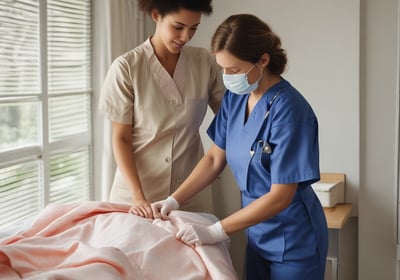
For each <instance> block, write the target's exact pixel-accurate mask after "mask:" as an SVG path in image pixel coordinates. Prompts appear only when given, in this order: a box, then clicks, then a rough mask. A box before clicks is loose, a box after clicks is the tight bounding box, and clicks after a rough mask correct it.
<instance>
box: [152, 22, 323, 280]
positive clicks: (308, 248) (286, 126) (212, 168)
mask: <svg viewBox="0 0 400 280" xmlns="http://www.w3.org/2000/svg"><path fill="white" fill-rule="evenodd" d="M211 47H212V51H213V53H214V54H215V57H216V60H217V63H218V64H219V65H220V66H221V67H222V68H223V70H224V73H223V80H224V84H225V86H226V88H227V89H228V90H227V92H226V94H225V96H224V99H223V103H222V105H221V108H220V110H219V112H218V114H217V115H216V117H215V118H214V120H213V122H212V124H211V126H210V127H209V129H208V131H207V133H208V135H209V136H210V137H211V139H212V140H213V142H214V143H213V144H212V146H211V148H210V150H209V151H208V152H207V154H206V155H205V156H204V157H203V158H202V159H201V161H200V162H199V163H198V165H197V166H196V168H195V169H194V170H193V172H192V173H191V175H190V176H189V177H188V178H187V180H185V181H184V182H183V183H182V185H181V186H180V187H179V188H178V190H176V191H175V192H174V193H173V194H172V195H171V196H169V197H168V198H167V199H165V200H162V201H158V202H155V203H153V204H152V209H153V214H154V216H155V217H161V218H164V219H166V218H167V215H168V213H169V212H170V211H172V210H175V209H178V208H179V205H181V204H182V203H183V202H185V201H187V200H188V199H190V198H191V197H193V196H194V195H195V194H196V193H197V192H199V191H200V190H202V189H203V188H206V187H207V186H208V184H209V183H211V182H212V181H213V180H215V179H216V178H217V176H218V175H219V174H220V172H222V170H223V169H224V167H225V166H226V163H228V165H229V167H230V168H231V170H232V173H233V174H234V176H235V179H236V181H237V183H238V186H239V188H240V191H241V196H242V206H243V207H242V209H240V210H239V211H237V212H235V213H233V214H232V215H230V216H228V217H226V218H224V219H222V220H221V221H218V222H217V223H215V224H213V225H211V226H200V225H195V224H186V225H185V226H184V227H183V229H181V230H180V231H179V232H178V233H177V238H178V239H180V240H182V241H183V242H184V243H186V244H188V245H206V244H214V243H217V242H221V241H224V240H226V239H228V238H229V237H228V235H229V234H232V233H234V232H237V231H239V230H242V229H246V233H247V239H248V245H247V253H246V275H247V279H248V280H254V279H263V280H265V279H272V280H293V279H296V280H302V279H304V280H314V279H315V280H323V279H324V270H325V261H326V256H327V247H328V229H327V224H326V220H325V215H324V212H323V208H322V206H321V204H320V202H319V200H318V198H317V197H316V195H315V193H314V192H313V190H312V188H311V184H312V183H314V182H316V181H318V180H319V179H320V170H319V146H318V121H317V118H316V116H315V114H314V112H313V110H312V108H311V106H310V105H309V103H308V102H307V100H306V99H305V98H304V97H303V96H302V95H301V94H300V93H299V92H298V91H297V90H296V89H295V88H294V87H293V86H292V85H291V84H290V83H289V82H288V81H286V80H285V79H284V78H283V77H282V76H281V74H282V73H283V72H284V70H285V67H286V64H287V57H286V52H285V50H284V49H282V47H281V41H280V39H279V37H278V36H277V35H276V34H275V33H274V32H273V31H272V30H271V29H270V27H269V26H268V25H267V24H266V23H265V22H263V21H261V20H260V19H259V18H257V17H255V16H253V15H248V14H240V15H233V16H230V17H229V18H227V19H226V20H225V21H224V22H223V23H222V24H221V25H220V26H219V27H218V28H217V30H216V32H215V34H214V36H213V38H212V43H211Z"/></svg>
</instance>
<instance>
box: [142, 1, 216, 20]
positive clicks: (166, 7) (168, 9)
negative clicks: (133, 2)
mask: <svg viewBox="0 0 400 280" xmlns="http://www.w3.org/2000/svg"><path fill="white" fill-rule="evenodd" d="M211 1H212V0H138V5H139V8H140V9H141V10H142V11H143V12H146V13H148V14H150V13H151V11H152V10H157V11H158V12H159V13H160V15H161V16H165V15H166V14H169V13H173V12H177V11H179V10H180V9H182V8H183V9H186V10H190V11H194V12H201V13H203V14H205V15H210V14H211V13H212V11H213V9H212V5H211Z"/></svg>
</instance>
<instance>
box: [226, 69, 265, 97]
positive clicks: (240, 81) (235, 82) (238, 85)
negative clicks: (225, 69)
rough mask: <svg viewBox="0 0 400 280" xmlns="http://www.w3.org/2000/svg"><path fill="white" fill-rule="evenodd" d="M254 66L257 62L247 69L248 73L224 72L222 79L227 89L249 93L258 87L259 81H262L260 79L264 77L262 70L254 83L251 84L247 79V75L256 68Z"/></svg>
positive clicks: (241, 93) (239, 92)
mask: <svg viewBox="0 0 400 280" xmlns="http://www.w3.org/2000/svg"><path fill="white" fill-rule="evenodd" d="M254 66H256V64H254V65H253V66H252V67H251V68H250V69H249V71H247V72H246V73H241V74H223V75H222V79H223V81H224V84H225V87H226V88H227V89H229V90H230V91H231V92H233V93H235V94H238V95H243V94H248V93H250V92H252V91H253V90H255V89H257V87H258V82H259V81H260V79H261V77H262V73H261V72H260V77H259V78H258V79H257V81H255V82H254V83H253V84H251V85H250V84H249V82H248V80H247V75H248V74H249V72H250V71H251V70H252V69H253V68H254ZM257 68H258V67H257Z"/></svg>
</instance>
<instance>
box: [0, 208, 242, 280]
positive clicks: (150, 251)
mask: <svg viewBox="0 0 400 280" xmlns="http://www.w3.org/2000/svg"><path fill="white" fill-rule="evenodd" d="M128 209H129V205H124V204H117V203H110V202H97V201H88V202H84V203H76V204H50V205H49V206H47V207H46V208H45V209H44V210H43V211H42V212H41V213H40V214H39V215H38V216H37V217H36V218H35V219H34V220H33V222H32V223H31V224H30V225H29V227H26V228H25V229H21V230H20V231H19V232H17V233H15V234H12V235H9V236H7V237H4V238H2V239H0V279H8V280H13V279H31V280H33V279H57V280H58V279H95V280H101V279H107V280H110V279H135V280H140V279H146V280H147V279H156V280H159V279H163V280H164V279H165V280H167V279H174V280H179V279H184V280H188V279H192V280H196V279H199V280H200V279H201V280H204V279H218V280H223V279H229V280H232V279H238V277H237V275H236V273H235V270H234V268H233V266H232V262H231V258H230V254H229V244H228V243H219V244H217V245H212V246H196V247H190V246H187V245H185V244H183V243H182V242H180V241H178V240H176V239H175V233H176V232H177V231H178V229H179V228H180V227H181V226H182V225H183V224H184V223H186V222H191V223H199V224H207V225H208V224H211V223H213V222H214V221H215V217H214V216H213V215H209V214H200V213H190V212H185V211H174V212H172V213H171V214H170V220H168V221H163V220H161V219H154V220H153V219H145V218H141V217H138V216H135V215H132V214H129V213H127V211H128Z"/></svg>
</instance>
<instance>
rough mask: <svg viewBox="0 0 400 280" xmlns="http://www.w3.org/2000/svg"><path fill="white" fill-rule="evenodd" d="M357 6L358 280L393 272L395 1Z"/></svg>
mask: <svg viewBox="0 0 400 280" xmlns="http://www.w3.org/2000/svg"><path fill="white" fill-rule="evenodd" d="M361 3H362V5H361V65H360V69H361V71H360V73H361V75H360V76H361V79H360V85H361V91H360V93H361V102H360V107H361V115H360V116H361V117H360V119H361V141H360V149H361V153H360V154H361V157H360V171H361V172H360V174H361V176H360V177H361V185H360V193H359V279H360V280H375V279H400V275H398V274H397V276H396V274H395V271H396V248H395V244H396V200H397V198H398V194H397V191H396V188H397V186H396V185H397V182H396V180H397V168H398V166H397V153H398V149H397V145H398V138H397V133H398V121H397V120H398V104H399V100H398V94H399V90H398V82H399V81H398V80H399V79H398V77H399V71H398V67H399V55H398V52H399V41H398V40H399V27H398V24H399V23H398V21H399V11H398V9H399V7H398V6H399V1H398V0H384V1H375V0H363V1H362V2H361Z"/></svg>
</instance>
